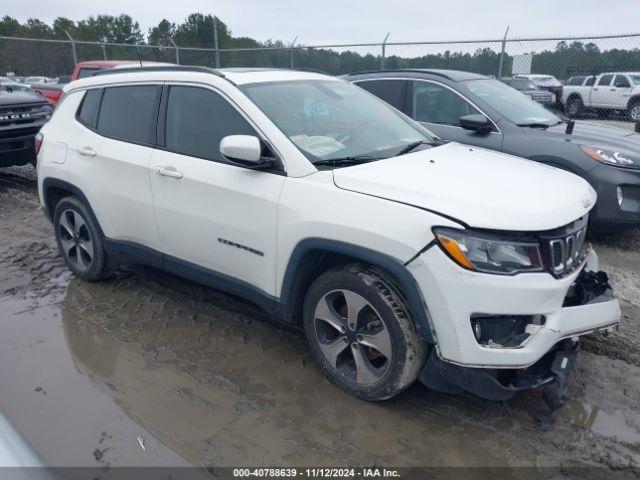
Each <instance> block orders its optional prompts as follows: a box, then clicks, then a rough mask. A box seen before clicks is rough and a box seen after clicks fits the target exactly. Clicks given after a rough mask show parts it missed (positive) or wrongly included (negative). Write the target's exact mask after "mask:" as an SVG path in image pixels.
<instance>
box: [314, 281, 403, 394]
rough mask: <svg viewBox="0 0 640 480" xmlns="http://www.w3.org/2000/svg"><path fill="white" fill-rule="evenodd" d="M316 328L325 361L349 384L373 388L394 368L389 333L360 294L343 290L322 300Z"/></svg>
mask: <svg viewBox="0 0 640 480" xmlns="http://www.w3.org/2000/svg"><path fill="white" fill-rule="evenodd" d="M314 325H315V333H316V339H317V341H318V345H319V346H320V349H321V350H322V353H323V354H324V356H325V358H326V359H327V361H328V362H329V364H331V366H332V367H333V368H334V369H336V370H338V371H339V372H340V373H342V375H344V376H345V377H347V378H348V379H349V380H351V381H355V382H356V383H358V384H362V385H372V384H374V383H376V382H377V381H378V380H380V379H381V378H382V377H383V376H384V374H385V373H386V371H387V370H388V368H389V366H390V365H391V359H392V355H393V351H392V350H393V349H392V344H391V335H390V333H389V330H388V329H387V327H386V325H385V324H384V321H383V319H382V317H381V316H380V315H379V314H378V312H377V311H376V310H375V308H373V306H372V305H371V304H370V303H369V302H368V301H367V300H366V299H365V298H364V297H363V296H361V295H359V294H358V293H356V292H353V291H351V290H344V289H342V290H333V291H331V292H329V293H327V294H326V295H324V296H323V297H321V298H320V300H319V301H318V304H317V305H316V309H315V314H314Z"/></svg>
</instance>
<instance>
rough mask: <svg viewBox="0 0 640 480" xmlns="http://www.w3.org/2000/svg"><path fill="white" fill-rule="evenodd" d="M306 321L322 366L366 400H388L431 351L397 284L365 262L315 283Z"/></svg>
mask: <svg viewBox="0 0 640 480" xmlns="http://www.w3.org/2000/svg"><path fill="white" fill-rule="evenodd" d="M303 323H304V330H305V334H306V337H307V342H308V344H309V348H310V350H311V354H312V356H313V358H314V359H315V361H316V362H317V363H318V365H319V366H320V369H321V370H322V372H323V373H324V374H325V375H326V376H327V377H328V378H329V380H330V381H331V382H332V383H334V384H335V385H337V386H338V387H340V388H342V389H343V390H346V391H347V392H349V393H351V394H352V395H355V396H356V397H360V398H362V399H364V400H369V401H379V400H386V399H388V398H391V397H394V396H395V395H397V394H398V393H400V392H401V391H402V390H404V389H405V388H407V387H408V386H409V385H411V384H412V383H413V382H414V381H415V380H416V378H417V377H418V374H419V373H420V369H421V367H422V366H423V365H424V362H425V359H426V356H427V352H428V348H427V345H426V343H425V342H424V341H422V340H420V339H419V338H418V336H417V334H416V332H415V328H414V325H413V322H412V321H411V318H410V315H409V309H408V308H407V306H406V304H405V301H404V300H403V299H402V296H401V295H400V294H399V293H398V291H397V290H396V288H395V287H394V286H393V284H392V283H391V282H390V281H388V280H386V279H385V277H384V275H382V274H381V273H380V272H377V271H376V270H374V269H372V268H368V267H365V266H363V265H360V264H351V265H347V266H344V267H338V268H335V269H332V270H329V271H327V272H325V273H324V274H322V275H321V276H320V277H318V278H317V279H316V280H315V281H314V282H313V283H312V284H311V286H310V287H309V290H308V292H307V295H306V297H305V301H304V308H303Z"/></svg>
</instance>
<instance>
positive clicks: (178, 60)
mask: <svg viewBox="0 0 640 480" xmlns="http://www.w3.org/2000/svg"><path fill="white" fill-rule="evenodd" d="M170 42H171V45H173V48H175V50H176V65H180V49H179V48H178V45H176V42H174V41H173V38H172V39H170Z"/></svg>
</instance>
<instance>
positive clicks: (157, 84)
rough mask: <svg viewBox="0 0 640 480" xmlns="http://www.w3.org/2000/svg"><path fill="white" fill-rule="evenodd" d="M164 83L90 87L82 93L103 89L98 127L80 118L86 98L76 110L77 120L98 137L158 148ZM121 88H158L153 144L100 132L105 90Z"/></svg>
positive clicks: (99, 106)
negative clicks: (159, 112)
mask: <svg viewBox="0 0 640 480" xmlns="http://www.w3.org/2000/svg"><path fill="white" fill-rule="evenodd" d="M163 83H164V82H141V83H118V84H108V85H97V86H96V87H89V88H86V89H84V90H81V91H84V92H87V91H89V90H98V89H101V90H102V93H101V94H100V103H99V105H98V114H97V115H96V125H95V126H91V125H87V124H86V123H85V122H83V121H82V120H80V118H79V115H80V109H81V108H82V104H83V103H84V97H83V98H82V101H81V102H80V105H79V106H78V109H77V110H76V120H77V121H78V122H79V123H80V124H81V125H83V126H84V127H85V128H88V129H89V130H91V131H92V132H93V133H95V134H96V135H100V136H101V137H104V138H108V139H110V140H116V141H118V142H122V143H129V144H131V145H139V146H141V147H148V148H156V145H157V131H158V116H157V112H158V109H159V108H160V97H161V95H162V86H163ZM120 87H158V88H157V89H158V93H156V99H155V110H156V120H155V128H153V126H150V127H149V128H150V129H152V131H153V132H154V135H153V138H152V140H151V143H141V142H134V141H132V140H125V139H122V138H118V137H114V136H112V135H106V134H105V133H104V132H101V131H99V130H98V119H99V118H100V110H102V100H103V99H104V92H105V90H106V89H107V88H120ZM85 96H86V93H85Z"/></svg>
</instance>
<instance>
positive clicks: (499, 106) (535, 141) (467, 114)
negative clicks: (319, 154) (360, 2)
mask: <svg viewBox="0 0 640 480" xmlns="http://www.w3.org/2000/svg"><path fill="white" fill-rule="evenodd" d="M343 78H345V79H347V80H349V81H351V82H353V83H355V84H357V85H359V86H360V87H362V88H364V89H365V90H368V91H369V92H371V93H373V94H374V95H376V96H378V97H380V98H381V99H383V100H385V101H387V102H388V103H390V104H391V105H393V106H394V107H396V108H397V109H398V110H401V111H402V112H404V113H406V114H407V115H409V116H411V117H412V118H414V119H415V120H417V121H419V122H421V123H422V124H423V125H425V126H426V127H427V128H428V129H429V130H431V131H432V132H434V133H435V134H437V135H438V136H439V137H441V138H442V139H445V140H452V141H457V142H460V143H466V144H469V145H476V146H479V147H485V148H489V149H492V150H498V151H502V152H505V153H510V154H513V155H517V156H519V157H524V158H528V159H530V160H535V161H537V162H542V163H546V164H548V165H551V166H554V167H558V168H561V169H564V170H568V171H570V172H573V173H575V174H577V175H579V176H581V177H582V178H584V179H585V180H587V181H588V182H589V183H590V184H591V185H592V186H593V188H594V189H595V190H596V191H597V192H598V201H597V205H596V207H595V209H594V210H592V214H591V228H592V229H596V230H609V231H610V230H619V229H622V228H625V227H631V226H638V225H640V135H639V134H637V133H634V132H632V131H629V130H624V129H620V128H614V127H606V126H603V125H598V124H594V123H588V122H574V121H572V120H566V119H564V118H561V117H559V116H557V115H556V114H554V113H552V112H550V111H548V110H546V109H545V108H544V107H542V106H541V105H539V104H538V103H536V102H534V101H532V100H531V99H530V98H528V97H526V96H525V95H523V94H522V93H520V92H518V91H517V90H515V89H513V88H511V87H509V86H507V85H505V84H503V83H502V82H499V81H498V80H495V79H492V78H489V77H486V76H483V75H478V74H475V73H468V72H460V71H454V70H423V69H415V70H389V71H373V72H362V73H355V74H350V75H346V76H344V77H343Z"/></svg>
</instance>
